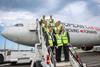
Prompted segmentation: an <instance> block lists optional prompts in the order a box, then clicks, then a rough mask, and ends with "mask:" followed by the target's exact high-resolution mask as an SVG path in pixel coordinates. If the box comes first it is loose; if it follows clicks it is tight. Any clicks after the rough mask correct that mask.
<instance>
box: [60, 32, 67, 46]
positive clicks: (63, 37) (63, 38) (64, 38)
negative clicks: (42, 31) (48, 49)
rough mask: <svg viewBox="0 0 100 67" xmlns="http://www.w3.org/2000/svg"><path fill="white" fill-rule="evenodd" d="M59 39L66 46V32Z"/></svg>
mask: <svg viewBox="0 0 100 67" xmlns="http://www.w3.org/2000/svg"><path fill="white" fill-rule="evenodd" d="M61 38H62V42H63V44H66V45H67V44H68V36H67V32H64V33H62V35H61Z"/></svg>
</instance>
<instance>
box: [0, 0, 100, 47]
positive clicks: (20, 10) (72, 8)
mask: <svg viewBox="0 0 100 67" xmlns="http://www.w3.org/2000/svg"><path fill="white" fill-rule="evenodd" d="M42 15H46V16H47V17H48V16H49V15H52V16H53V18H55V20H56V21H57V20H60V21H62V22H65V23H75V24H85V25H94V26H97V27H100V22H99V21H100V19H99V18H100V0H0V24H1V26H2V25H3V26H4V27H6V26H12V25H13V24H15V23H24V24H29V23H32V22H33V20H34V21H35V19H36V18H40V17H41V16H42ZM0 29H1V28H0ZM1 30H3V29H1ZM3 41H4V38H3V37H1V36H0V47H1V46H2V45H1V44H3ZM9 43H10V41H8V44H9ZM11 44H12V43H11ZM10 48H12V46H10Z"/></svg>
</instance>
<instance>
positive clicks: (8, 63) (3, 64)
mask: <svg viewBox="0 0 100 67" xmlns="http://www.w3.org/2000/svg"><path fill="white" fill-rule="evenodd" d="M8 65H10V63H7V64H0V66H8Z"/></svg>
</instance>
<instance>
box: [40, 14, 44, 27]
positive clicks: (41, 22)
mask: <svg viewBox="0 0 100 67" xmlns="http://www.w3.org/2000/svg"><path fill="white" fill-rule="evenodd" d="M44 22H45V15H43V16H42V18H41V20H40V25H42V26H43V25H44Z"/></svg>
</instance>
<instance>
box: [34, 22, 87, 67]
mask: <svg viewBox="0 0 100 67" xmlns="http://www.w3.org/2000/svg"><path fill="white" fill-rule="evenodd" d="M37 31H38V37H39V41H40V42H39V44H38V45H37V47H36V48H35V49H36V51H35V52H36V53H37V54H36V57H38V60H41V64H42V66H43V67H86V66H85V65H84V64H83V63H82V61H81V59H80V56H79V55H78V54H77V52H76V51H75V50H74V48H73V46H72V45H71V44H70V47H69V49H70V50H69V51H70V52H69V57H70V59H69V60H70V61H69V62H61V63H56V60H55V55H54V54H53V52H52V51H51V49H50V48H49V47H48V46H47V44H46V38H45V36H46V34H45V33H43V30H42V27H41V26H40V24H39V22H37ZM48 54H49V56H50V62H51V64H49V66H48V64H47V63H46V62H45V59H46V57H47V55H48ZM35 60H37V59H35Z"/></svg>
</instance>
